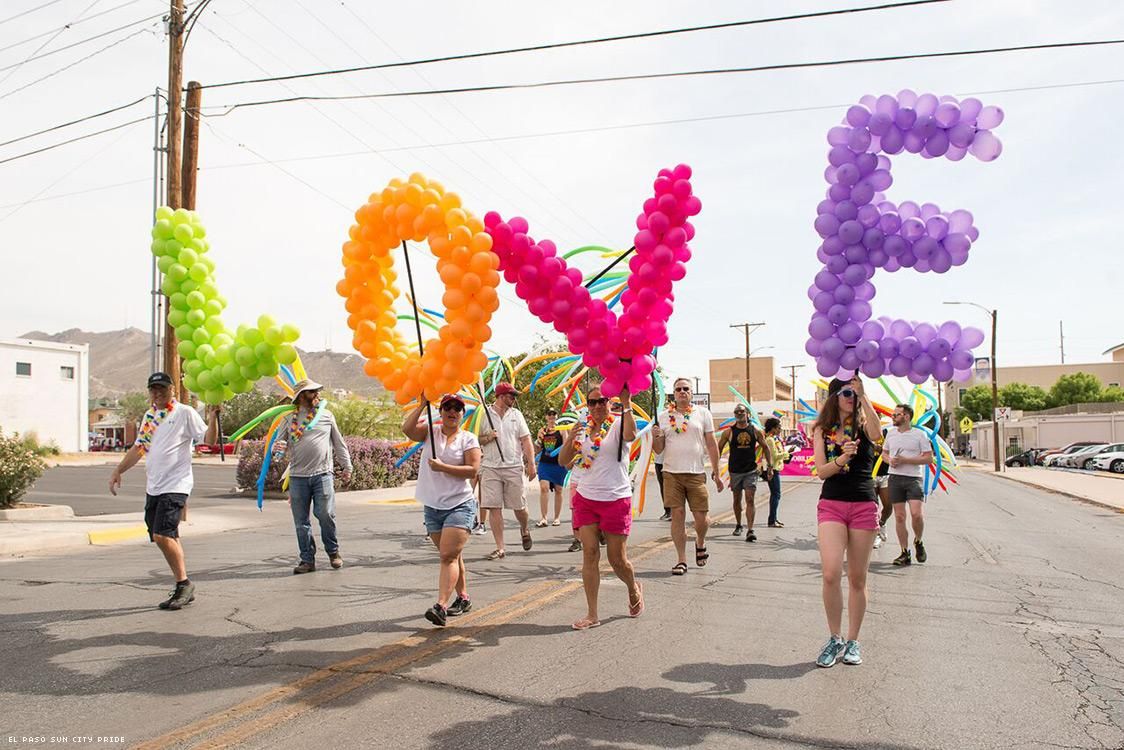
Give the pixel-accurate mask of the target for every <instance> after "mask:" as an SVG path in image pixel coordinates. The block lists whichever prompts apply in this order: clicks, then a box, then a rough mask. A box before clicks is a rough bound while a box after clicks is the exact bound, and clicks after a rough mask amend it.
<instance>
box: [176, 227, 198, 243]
mask: <svg viewBox="0 0 1124 750" xmlns="http://www.w3.org/2000/svg"><path fill="white" fill-rule="evenodd" d="M173 234H174V235H175V238H176V239H177V240H179V241H180V242H181V243H183V244H184V245H186V244H187V243H189V242H191V241H192V240H193V239H195V232H194V231H193V230H192V228H191V224H177V225H176V228H175V229H174V230H173Z"/></svg>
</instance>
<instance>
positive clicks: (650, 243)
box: [484, 164, 702, 396]
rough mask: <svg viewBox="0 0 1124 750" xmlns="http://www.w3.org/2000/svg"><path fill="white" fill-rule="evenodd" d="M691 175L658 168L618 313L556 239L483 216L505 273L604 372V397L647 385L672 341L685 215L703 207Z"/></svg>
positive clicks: (687, 235) (519, 221) (686, 234)
mask: <svg viewBox="0 0 1124 750" xmlns="http://www.w3.org/2000/svg"><path fill="white" fill-rule="evenodd" d="M690 178H691V168H690V167H688V166H687V165H685V164H680V165H679V166H677V167H675V168H674V169H662V170H660V172H659V176H658V177H657V178H656V181H655V184H654V189H655V195H654V197H652V198H649V199H648V200H646V201H645V202H644V210H643V212H642V213H641V214H640V215H639V216H638V217H637V219H636V227H637V229H638V230H639V231H637V233H636V236H635V239H634V241H633V246H634V247H635V250H636V254H635V255H634V256H633V257H632V258H631V259H630V260H629V270H630V271H631V273H630V274H629V276H628V284H627V287H626V289H625V291H624V292H623V294H622V295H621V304H622V306H623V311H622V312H621V315H620V317H619V318H618V317H617V315H616V313H614V312H613V311H612V310H610V309H609V306H608V305H607V304H606V303H605V302H604V300H601V299H595V298H593V297H592V296H591V295H590V293H589V290H588V289H586V288H585V287H584V286H582V274H581V271H579V270H578V269H576V268H571V267H569V266H568V265H567V264H566V261H565V260H563V259H562V258H560V257H558V250H557V248H556V247H555V245H554V243H553V242H551V241H550V240H542V241H540V242H536V241H535V240H534V239H533V238H532V237H531V236H530V235H528V234H527V231H528V225H527V221H526V220H525V219H523V218H522V217H515V218H513V219H511V220H509V221H504V220H503V219H502V218H501V217H500V215H499V214H498V213H495V212H490V213H488V214H487V215H486V216H485V217H484V225H485V227H486V228H487V231H488V232H489V233H490V234H491V235H492V241H493V249H494V251H495V253H496V254H497V255H498V256H499V258H500V266H499V267H500V270H502V271H503V275H504V278H505V279H506V280H507V281H509V282H511V283H514V284H515V293H516V294H517V295H518V296H519V298H520V299H522V300H524V301H525V302H526V303H527V306H528V308H529V309H530V311H531V313H532V314H534V315H535V316H537V317H538V318H539V319H540V320H542V321H543V322H544V323H550V324H553V326H554V328H555V330H557V331H559V332H560V333H563V334H565V335H566V339H567V341H568V343H569V349H570V351H571V352H573V353H574V354H579V355H581V357H582V362H583V363H584V364H585V365H586V366H587V367H592V368H596V369H597V370H598V372H600V374H601V376H602V378H603V379H604V380H603V382H602V384H601V388H602V391H603V392H604V393H605V394H606V395H609V396H615V395H616V394H618V393H619V392H620V391H621V389H622V388H623V387H624V386H625V385H626V384H627V385H628V388H629V390H630V391H631V392H632V393H638V392H641V391H643V390H645V389H646V388H647V387H648V386H649V384H650V383H651V375H652V372H653V371H654V370H655V367H656V361H655V359H654V357H653V356H652V352H653V350H654V349H655V348H656V347H659V346H663V345H664V344H666V343H667V322H668V319H669V318H670V317H671V313H672V310H673V303H674V300H675V296H674V294H673V293H672V284H673V282H675V281H678V280H680V279H682V278H683V277H684V275H685V274H686V266H685V264H686V262H687V261H688V260H689V259H690V258H691V250H690V248H689V247H688V244H687V243H688V242H689V241H690V240H691V239H692V238H693V237H694V235H695V228H694V227H693V226H692V225H691V223H690V222H689V221H688V220H687V219H688V217H691V216H694V215H695V214H697V213H699V211H700V210H702V203H701V202H700V201H699V199H698V198H697V197H695V196H694V195H693V194H692V192H691V180H690Z"/></svg>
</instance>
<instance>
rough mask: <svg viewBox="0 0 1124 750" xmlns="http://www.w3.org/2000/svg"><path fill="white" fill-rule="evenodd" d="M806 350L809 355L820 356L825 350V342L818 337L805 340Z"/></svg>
mask: <svg viewBox="0 0 1124 750" xmlns="http://www.w3.org/2000/svg"><path fill="white" fill-rule="evenodd" d="M804 351H805V352H807V353H808V356H809V357H818V356H820V354H821V353H822V352H823V344H822V342H820V341H818V340H816V339H808V340H807V341H805V342H804Z"/></svg>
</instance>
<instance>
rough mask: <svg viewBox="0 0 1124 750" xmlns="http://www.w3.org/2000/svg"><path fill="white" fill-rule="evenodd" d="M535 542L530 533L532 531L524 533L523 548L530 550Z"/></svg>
mask: <svg viewBox="0 0 1124 750" xmlns="http://www.w3.org/2000/svg"><path fill="white" fill-rule="evenodd" d="M533 543H534V542H532V541H531V534H530V532H527V533H526V534H524V535H523V549H525V550H529V549H531V545H532V544H533Z"/></svg>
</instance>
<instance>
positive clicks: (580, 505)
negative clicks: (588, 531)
mask: <svg viewBox="0 0 1124 750" xmlns="http://www.w3.org/2000/svg"><path fill="white" fill-rule="evenodd" d="M573 509H574V512H573V514H572V515H573V524H574V528H575V529H580V528H581V527H582V526H589V525H590V524H593V523H595V524H597V525H598V526H599V527H600V528H601V530H602V531H604V532H605V533H606V534H619V535H620V536H628V532H630V531H631V530H632V498H631V497H622V498H621V499H619V500H609V501H605V502H602V501H599V500H590V499H589V498H587V497H582V496H581V493H578V492H575V493H574V502H573Z"/></svg>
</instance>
